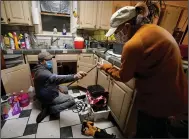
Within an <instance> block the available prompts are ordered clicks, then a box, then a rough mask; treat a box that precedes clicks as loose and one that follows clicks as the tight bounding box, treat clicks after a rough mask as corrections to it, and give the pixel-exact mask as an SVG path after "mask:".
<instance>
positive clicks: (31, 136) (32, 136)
mask: <svg viewBox="0 0 189 139" xmlns="http://www.w3.org/2000/svg"><path fill="white" fill-rule="evenodd" d="M19 138H25V139H26V138H35V134H32V135H27V136H22V137H19Z"/></svg>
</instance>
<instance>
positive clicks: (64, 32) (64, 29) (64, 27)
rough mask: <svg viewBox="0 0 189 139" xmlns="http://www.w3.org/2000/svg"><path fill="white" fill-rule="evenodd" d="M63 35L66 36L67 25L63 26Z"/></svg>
mask: <svg viewBox="0 0 189 139" xmlns="http://www.w3.org/2000/svg"><path fill="white" fill-rule="evenodd" d="M62 35H66V25H65V24H63V29H62Z"/></svg>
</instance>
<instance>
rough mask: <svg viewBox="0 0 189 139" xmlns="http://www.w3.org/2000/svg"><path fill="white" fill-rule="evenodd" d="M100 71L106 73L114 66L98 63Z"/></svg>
mask: <svg viewBox="0 0 189 139" xmlns="http://www.w3.org/2000/svg"><path fill="white" fill-rule="evenodd" d="M97 67H98V68H99V69H102V70H104V71H107V70H109V69H111V68H112V67H113V66H112V64H101V63H98V66H97Z"/></svg>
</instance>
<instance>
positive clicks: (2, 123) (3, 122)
mask: <svg viewBox="0 0 189 139" xmlns="http://www.w3.org/2000/svg"><path fill="white" fill-rule="evenodd" d="M5 123H6V121H5V120H2V121H1V129H2V128H3V126H4V124H5Z"/></svg>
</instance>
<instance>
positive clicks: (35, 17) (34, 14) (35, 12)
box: [32, 7, 39, 25]
mask: <svg viewBox="0 0 189 139" xmlns="http://www.w3.org/2000/svg"><path fill="white" fill-rule="evenodd" d="M32 19H33V24H35V25H39V10H38V8H35V7H32Z"/></svg>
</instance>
